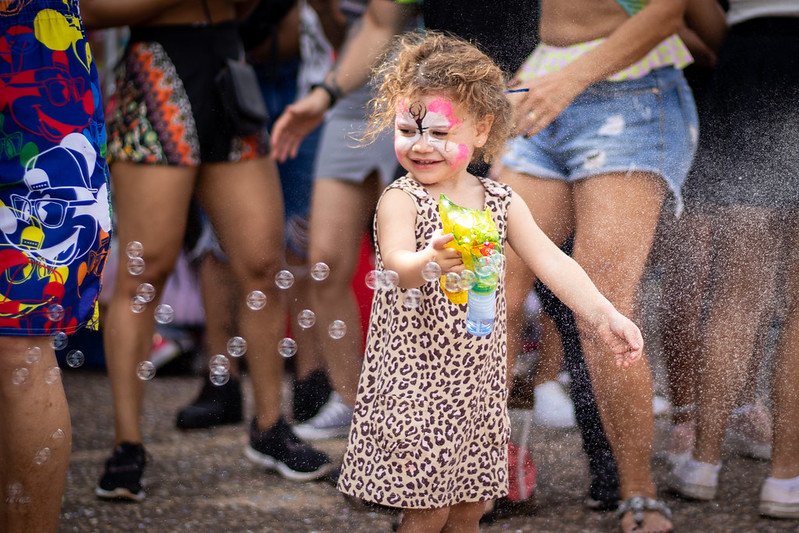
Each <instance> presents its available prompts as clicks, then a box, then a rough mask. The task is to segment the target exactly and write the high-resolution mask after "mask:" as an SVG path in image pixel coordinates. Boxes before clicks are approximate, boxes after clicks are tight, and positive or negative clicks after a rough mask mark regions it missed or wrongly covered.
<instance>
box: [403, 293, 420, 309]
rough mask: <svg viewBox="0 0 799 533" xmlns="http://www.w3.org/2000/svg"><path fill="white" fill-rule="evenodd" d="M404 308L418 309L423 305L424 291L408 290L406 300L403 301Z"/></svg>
mask: <svg viewBox="0 0 799 533" xmlns="http://www.w3.org/2000/svg"><path fill="white" fill-rule="evenodd" d="M402 305H403V307H405V308H406V309H416V308H418V307H419V306H420V305H422V291H420V290H419V289H408V291H407V292H406V293H405V298H404V299H403V301H402Z"/></svg>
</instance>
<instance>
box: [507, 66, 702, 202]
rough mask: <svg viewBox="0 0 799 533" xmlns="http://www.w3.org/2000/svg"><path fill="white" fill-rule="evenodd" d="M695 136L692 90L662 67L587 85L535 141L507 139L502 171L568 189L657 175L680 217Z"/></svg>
mask: <svg viewBox="0 0 799 533" xmlns="http://www.w3.org/2000/svg"><path fill="white" fill-rule="evenodd" d="M698 133H699V129H698V120H697V115H696V105H695V104H694V98H693V95H692V93H691V89H690V88H689V87H688V84H687V83H686V81H685V78H684V77H683V74H682V71H681V70H678V69H676V68H673V67H666V68H660V69H656V70H653V71H651V72H650V73H648V74H647V75H645V76H644V77H642V78H638V79H633V80H625V81H601V82H598V83H595V84H594V85H591V86H590V87H588V89H586V90H585V91H584V92H583V93H582V94H580V95H579V96H578V97H577V98H575V99H574V101H573V102H572V103H571V105H569V107H567V108H566V109H565V110H564V111H563V112H562V113H561V114H560V115H559V116H558V117H557V118H556V119H555V120H554V121H553V122H552V123H551V124H550V125H549V126H547V127H546V128H544V129H543V130H541V131H540V132H539V133H538V134H536V135H534V136H533V137H530V138H526V137H515V138H513V139H511V141H510V143H509V144H508V150H507V152H506V153H505V155H504V157H503V158H502V164H503V165H504V166H505V167H507V168H508V169H510V170H513V171H516V172H521V173H524V174H529V175H531V176H536V177H538V178H544V179H559V180H564V181H567V182H570V183H572V182H575V181H577V180H580V179H583V178H589V177H592V176H598V175H602V174H608V173H620V172H621V173H628V172H647V173H653V174H657V175H659V176H661V177H662V178H663V179H664V180H666V183H668V185H669V189H670V190H671V192H672V193H673V194H674V199H675V209H676V211H677V213H679V212H681V211H682V205H683V204H682V194H681V189H682V185H683V183H684V182H685V177H686V176H687V174H688V170H689V169H690V167H691V162H692V160H693V157H694V152H695V151H696V143H697V138H698Z"/></svg>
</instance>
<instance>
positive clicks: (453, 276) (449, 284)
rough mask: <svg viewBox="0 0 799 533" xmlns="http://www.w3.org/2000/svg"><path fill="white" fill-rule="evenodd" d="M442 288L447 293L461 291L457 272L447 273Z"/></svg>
mask: <svg viewBox="0 0 799 533" xmlns="http://www.w3.org/2000/svg"><path fill="white" fill-rule="evenodd" d="M444 288H445V289H447V290H448V291H449V292H459V291H460V290H461V277H460V276H459V275H458V273H457V272H447V276H446V279H445V281H444Z"/></svg>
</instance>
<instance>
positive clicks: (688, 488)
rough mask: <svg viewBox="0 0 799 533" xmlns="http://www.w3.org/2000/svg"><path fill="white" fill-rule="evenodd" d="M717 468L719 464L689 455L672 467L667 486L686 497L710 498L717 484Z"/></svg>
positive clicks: (719, 467) (713, 494) (719, 468)
mask: <svg viewBox="0 0 799 533" xmlns="http://www.w3.org/2000/svg"><path fill="white" fill-rule="evenodd" d="M719 470H721V464H717V465H713V464H710V463H703V462H701V461H697V460H696V459H694V458H693V457H691V458H690V459H688V460H687V461H685V462H683V463H680V464H678V465H677V466H676V467H674V468H673V469H672V471H671V476H669V487H670V488H671V489H672V490H673V491H675V492H677V493H678V494H680V495H682V496H685V497H686V498H691V499H694V500H712V499H713V498H715V497H716V490H717V489H718V486H719Z"/></svg>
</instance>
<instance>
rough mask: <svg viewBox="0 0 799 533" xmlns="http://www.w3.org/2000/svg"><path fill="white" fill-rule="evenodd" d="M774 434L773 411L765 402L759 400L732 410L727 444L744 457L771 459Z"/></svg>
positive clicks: (731, 449)
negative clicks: (771, 411)
mask: <svg viewBox="0 0 799 533" xmlns="http://www.w3.org/2000/svg"><path fill="white" fill-rule="evenodd" d="M772 434H773V430H772V423H771V413H770V412H769V410H768V407H766V405H765V404H764V403H762V402H759V401H758V402H755V403H750V404H747V405H744V406H742V407H738V408H737V409H735V410H734V411H733V412H732V415H731V416H730V423H729V425H728V426H727V434H726V436H725V444H726V445H727V446H728V447H729V449H730V451H732V452H733V453H735V454H737V455H740V456H742V457H749V458H751V459H760V460H762V461H768V460H769V459H771V438H772Z"/></svg>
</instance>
